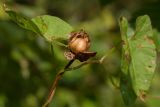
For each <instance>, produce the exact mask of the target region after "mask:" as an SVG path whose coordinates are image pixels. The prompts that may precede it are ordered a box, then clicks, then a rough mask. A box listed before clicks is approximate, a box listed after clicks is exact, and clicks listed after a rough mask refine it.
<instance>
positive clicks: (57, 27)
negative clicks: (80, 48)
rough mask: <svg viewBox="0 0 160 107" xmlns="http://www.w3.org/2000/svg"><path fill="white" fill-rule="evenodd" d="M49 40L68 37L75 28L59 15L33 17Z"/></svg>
mask: <svg viewBox="0 0 160 107" xmlns="http://www.w3.org/2000/svg"><path fill="white" fill-rule="evenodd" d="M32 21H33V22H34V23H35V24H36V25H37V27H38V28H39V29H40V31H41V33H42V35H43V36H44V37H45V39H46V40H47V41H51V42H52V41H54V40H57V39H67V38H68V37H67V35H68V34H69V33H70V32H71V31H73V28H72V27H71V26H70V25H69V24H68V23H66V22H65V21H63V20H61V19H60V18H58V17H54V16H49V15H43V16H38V17H35V18H33V19H32Z"/></svg>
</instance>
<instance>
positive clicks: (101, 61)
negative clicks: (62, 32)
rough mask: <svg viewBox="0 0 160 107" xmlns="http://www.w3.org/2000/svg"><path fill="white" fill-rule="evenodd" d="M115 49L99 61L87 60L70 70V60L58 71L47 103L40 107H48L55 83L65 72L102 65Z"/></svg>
mask: <svg viewBox="0 0 160 107" xmlns="http://www.w3.org/2000/svg"><path fill="white" fill-rule="evenodd" d="M115 49H116V47H112V48H111V49H110V50H109V51H107V53H106V54H105V55H104V56H102V57H101V58H100V59H99V60H89V61H85V62H82V63H81V64H80V65H77V66H75V67H72V68H70V65H71V64H72V63H73V62H74V60H71V61H69V63H68V64H67V65H66V66H65V67H64V69H62V70H60V72H58V74H57V75H56V78H55V80H54V81H53V84H52V88H51V90H50V93H49V96H48V98H47V101H46V102H45V104H44V105H43V106H42V107H48V105H49V103H50V102H51V100H52V98H53V96H54V93H55V90H56V86H57V83H58V81H59V80H60V79H61V78H62V76H63V74H64V73H65V71H72V70H76V69H78V68H81V67H83V66H84V65H87V64H101V63H103V61H104V60H105V59H106V58H107V57H108V56H109V55H111V53H113V52H114V51H115Z"/></svg>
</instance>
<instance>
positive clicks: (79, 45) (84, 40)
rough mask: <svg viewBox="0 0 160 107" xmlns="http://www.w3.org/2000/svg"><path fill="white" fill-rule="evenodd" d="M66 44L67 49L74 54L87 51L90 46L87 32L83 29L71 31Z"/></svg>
mask: <svg viewBox="0 0 160 107" xmlns="http://www.w3.org/2000/svg"><path fill="white" fill-rule="evenodd" d="M68 46H69V49H70V50H71V51H72V52H73V53H76V54H77V53H81V52H85V51H87V50H88V49H89V47H90V40H89V36H88V34H87V33H86V32H85V31H83V30H81V31H80V32H75V33H71V36H70V38H69V43H68Z"/></svg>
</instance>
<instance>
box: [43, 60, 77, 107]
mask: <svg viewBox="0 0 160 107" xmlns="http://www.w3.org/2000/svg"><path fill="white" fill-rule="evenodd" d="M73 62H74V60H71V61H69V63H68V64H67V65H66V66H65V68H64V69H62V70H60V71H59V72H58V74H57V75H56V78H55V80H54V81H53V84H52V87H51V90H50V93H49V95H48V98H47V101H46V102H45V103H44V105H43V106H42V107H48V105H49V103H50V102H51V100H52V98H53V96H54V93H55V90H56V87H57V84H58V81H59V80H60V79H61V78H62V76H63V74H64V73H65V71H66V69H67V68H68V67H69V66H70V65H71V64H72V63H73Z"/></svg>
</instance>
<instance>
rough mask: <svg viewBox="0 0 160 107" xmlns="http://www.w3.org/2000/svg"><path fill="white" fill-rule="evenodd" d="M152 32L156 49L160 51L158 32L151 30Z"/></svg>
mask: <svg viewBox="0 0 160 107" xmlns="http://www.w3.org/2000/svg"><path fill="white" fill-rule="evenodd" d="M153 34H154V36H153V39H154V42H155V44H156V48H157V51H158V52H160V32H158V31H157V30H153Z"/></svg>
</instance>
